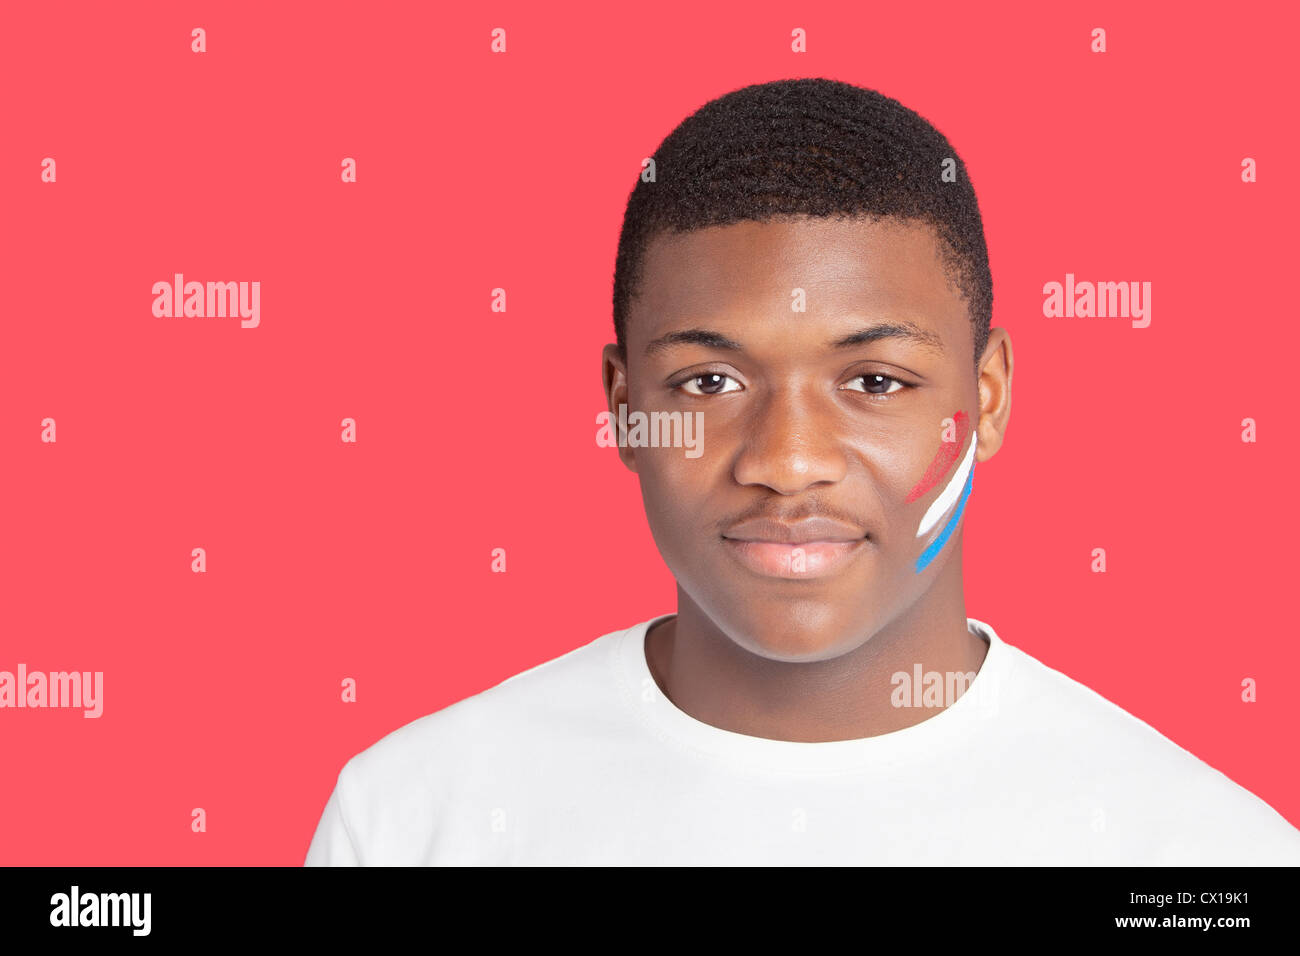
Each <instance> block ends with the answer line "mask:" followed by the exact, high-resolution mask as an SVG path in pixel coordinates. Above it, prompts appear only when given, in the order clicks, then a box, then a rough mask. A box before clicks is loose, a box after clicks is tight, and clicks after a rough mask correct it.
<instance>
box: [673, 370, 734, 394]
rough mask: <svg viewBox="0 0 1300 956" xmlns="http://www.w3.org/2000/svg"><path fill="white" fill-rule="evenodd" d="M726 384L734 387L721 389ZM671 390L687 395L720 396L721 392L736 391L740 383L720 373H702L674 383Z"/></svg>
mask: <svg viewBox="0 0 1300 956" xmlns="http://www.w3.org/2000/svg"><path fill="white" fill-rule="evenodd" d="M726 382H731V383H732V384H733V385H735V386H736V387H735V388H723V385H724V384H725V383H726ZM673 388H680V389H682V390H683V391H685V392H686V393H687V394H688V395H721V394H722V393H723V392H734V391H737V390H738V389H739V388H740V383H739V382H737V381H736V380H735V379H734V378H732V377H731V376H730V375H723V374H722V373H721V372H702V373H699V374H697V375H692V376H690V377H689V378H685V379H682V380H680V381H678V382H676V383H675V384H674V385H673Z"/></svg>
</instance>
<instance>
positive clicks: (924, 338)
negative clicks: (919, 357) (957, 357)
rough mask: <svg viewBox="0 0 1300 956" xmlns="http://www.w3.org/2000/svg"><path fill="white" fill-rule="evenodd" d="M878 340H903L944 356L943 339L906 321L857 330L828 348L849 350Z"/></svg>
mask: <svg viewBox="0 0 1300 956" xmlns="http://www.w3.org/2000/svg"><path fill="white" fill-rule="evenodd" d="M878 339H904V340H905V341H908V342H914V343H916V344H917V345H919V346H921V347H922V348H925V349H929V350H930V351H931V352H935V353H936V354H938V355H943V354H944V350H943V339H941V338H940V337H939V336H937V335H935V334H934V333H933V332H931V331H930V330H928V329H923V328H921V327H920V326H919V325H917V324H916V323H915V322H908V321H901V322H881V323H880V324H879V325H872V326H869V327H868V328H865V329H859V330H858V331H857V332H854V333H853V334H852V335H846V336H844V338H842V339H836V340H835V341H834V342H831V343H830V346H831V348H833V349H851V348H853V347H854V346H855V345H863V344H864V343H867V342H875V341H877V340H878Z"/></svg>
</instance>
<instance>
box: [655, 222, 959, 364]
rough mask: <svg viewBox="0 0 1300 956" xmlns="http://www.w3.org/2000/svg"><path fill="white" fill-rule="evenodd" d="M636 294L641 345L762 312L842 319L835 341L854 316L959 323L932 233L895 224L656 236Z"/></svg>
mask: <svg viewBox="0 0 1300 956" xmlns="http://www.w3.org/2000/svg"><path fill="white" fill-rule="evenodd" d="M639 293H640V294H639V295H638V296H637V299H636V300H635V302H634V304H633V312H634V314H635V318H634V320H633V322H632V326H633V329H634V332H635V333H639V334H637V335H636V337H637V338H641V339H642V340H643V341H646V342H649V341H653V340H657V339H660V338H662V336H663V335H664V333H665V332H668V331H671V330H674V329H679V328H681V329H685V328H688V327H690V326H714V325H717V324H718V323H719V322H726V321H727V320H728V318H730V319H731V320H732V322H733V323H734V322H735V321H737V320H743V319H744V318H746V317H748V318H757V317H758V316H759V315H767V314H769V313H770V314H773V315H776V314H778V313H779V314H780V315H781V317H782V318H784V317H785V316H789V315H791V314H792V313H793V314H794V315H795V316H799V315H803V316H804V317H805V318H807V319H808V320H809V322H808V324H812V320H813V319H817V318H825V317H836V316H842V317H843V322H842V323H840V322H837V325H836V329H837V330H838V332H839V334H837V335H835V336H834V338H836V339H839V338H841V337H842V336H843V335H847V334H851V333H852V332H855V331H857V328H854V329H849V328H848V327H847V326H848V325H854V324H855V321H854V320H855V319H857V320H863V319H866V320H871V321H857V322H856V325H857V326H863V327H865V326H868V325H871V324H874V323H875V322H876V321H893V322H897V323H900V324H910V325H911V326H913V327H919V328H921V329H923V330H926V331H928V332H930V333H931V335H932V337H943V338H946V337H948V336H949V335H951V334H952V333H953V332H954V331H957V332H958V334H960V331H959V330H956V329H955V328H952V327H951V326H953V323H954V322H960V323H966V322H967V314H966V310H965V304H964V302H963V301H962V300H961V299H960V298H959V294H958V293H957V291H956V290H955V289H954V288H953V287H952V285H951V280H950V278H949V276H948V274H947V272H946V271H945V269H944V266H943V263H942V262H941V260H940V253H939V246H938V242H937V237H936V235H935V233H934V230H933V228H932V227H930V226H929V225H926V224H923V223H916V222H902V221H900V220H897V219H878V220H875V221H872V220H869V219H866V218H855V219H820V218H810V217H788V218H785V219H781V220H773V221H764V222H742V223H735V224H731V225H726V226H710V227H707V228H705V229H700V230H695V231H692V232H686V233H672V234H661V235H659V236H656V237H655V239H654V240H652V242H651V244H650V245H649V246H648V247H647V251H646V259H645V267H644V270H643V274H642V282H641V288H640V290H639ZM706 319H713V320H714V321H712V322H709V321H705V320H706ZM841 326H843V327H842V328H841Z"/></svg>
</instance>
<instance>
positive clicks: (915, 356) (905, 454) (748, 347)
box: [605, 218, 1000, 661]
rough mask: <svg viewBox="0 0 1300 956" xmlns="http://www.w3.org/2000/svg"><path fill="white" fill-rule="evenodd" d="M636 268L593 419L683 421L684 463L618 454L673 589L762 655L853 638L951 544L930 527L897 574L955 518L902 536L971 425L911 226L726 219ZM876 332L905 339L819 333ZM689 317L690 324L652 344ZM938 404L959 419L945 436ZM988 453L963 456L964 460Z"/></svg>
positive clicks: (916, 586) (926, 577) (944, 291)
mask: <svg viewBox="0 0 1300 956" xmlns="http://www.w3.org/2000/svg"><path fill="white" fill-rule="evenodd" d="M643 275H644V280H643V283H642V288H641V292H640V295H639V296H638V298H637V299H636V300H635V301H634V302H633V304H632V308H631V311H630V313H629V315H628V322H627V364H626V366H623V365H622V363H621V361H620V360H619V359H618V357H617V352H616V351H615V349H614V347H613V346H610V347H608V348H607V349H606V352H605V385H606V392H607V395H608V397H609V401H610V409H611V411H612V412H613V413H614V414H615V416H617V413H618V405H619V403H624V404H626V405H627V411H628V414H629V415H631V414H632V413H633V412H635V411H641V412H645V413H647V414H648V413H651V412H656V411H658V412H679V413H681V415H682V416H683V417H686V416H691V417H692V418H695V419H696V420H697V421H699V420H702V423H703V432H702V435H701V436H696V438H697V440H700V441H701V444H700V448H699V453H698V456H697V457H692V456H691V455H688V454H687V453H686V449H684V448H681V447H622V448H620V452H619V454H620V456H621V457H622V459H623V461H624V462H625V463H626V464H627V465H628V467H629V468H631V469H632V470H633V471H635V472H637V474H638V475H639V476H640V481H641V493H642V497H643V499H644V502H645V508H646V514H647V517H648V520H649V523H650V529H651V532H652V534H653V535H654V539H655V542H656V544H657V545H658V547H659V550H660V552H661V553H662V555H663V558H664V561H665V562H666V563H667V565H668V567H669V569H670V570H671V571H672V573H673V575H674V576H675V577H676V579H677V583H678V586H679V587H680V588H681V589H682V590H683V591H685V592H686V594H687V595H689V597H690V598H691V600H692V601H693V602H694V603H695V604H696V605H697V606H698V607H699V608H701V609H702V610H703V611H704V612H705V613H706V614H707V615H708V616H709V618H710V619H711V620H712V621H713V622H714V624H715V625H716V626H717V627H718V628H720V629H721V630H722V631H723V632H725V633H726V634H727V635H729V636H730V637H731V638H732V639H733V640H735V641H737V642H738V643H740V644H742V645H743V646H744V647H746V648H748V649H749V650H751V651H752V652H754V653H756V654H760V655H762V656H764V657H769V658H772V659H776V660H789V661H795V660H804V661H807V660H821V659H826V658H831V657H836V656H839V655H841V654H844V653H847V652H848V651H851V650H853V649H854V648H856V647H858V646H860V645H861V644H862V643H863V642H864V641H866V640H867V639H869V638H870V637H871V636H872V635H873V634H875V633H876V632H877V631H879V630H881V629H883V628H884V627H885V626H886V625H888V624H889V622H890V621H892V620H893V619H894V618H896V617H897V616H899V615H900V614H901V613H903V612H904V611H905V610H906V609H907V608H908V607H910V606H911V605H912V604H913V603H915V602H916V601H917V599H918V598H919V597H920V596H921V595H922V594H924V593H925V591H926V590H927V588H929V587H930V586H931V585H932V584H933V582H934V581H935V578H936V576H937V575H939V574H940V573H941V571H942V570H943V568H944V566H945V563H946V560H947V559H948V557H949V556H951V555H953V553H954V551H955V550H956V549H959V548H960V544H961V542H960V534H959V529H955V530H954V529H949V530H950V532H952V533H951V536H950V537H949V538H948V539H947V541H946V543H945V544H944V545H943V546H942V549H940V550H938V551H937V556H936V557H934V558H933V560H931V561H930V562H929V563H928V564H926V565H925V566H924V568H923V569H922V570H920V571H918V570H917V567H918V558H919V557H920V556H921V555H922V553H923V551H925V549H926V547H927V545H930V544H931V543H933V542H934V540H935V539H936V538H937V537H939V535H940V533H941V530H942V528H943V525H944V520H946V519H947V518H948V517H950V516H951V515H952V514H953V512H954V511H955V509H948V511H947V513H946V514H945V515H944V516H943V519H944V520H940V521H939V522H938V524H937V525H935V526H934V527H933V529H932V530H930V531H929V532H928V533H927V534H924V535H921V536H918V529H919V528H920V527H921V526H922V524H921V523H922V518H923V516H924V515H925V514H926V512H927V509H929V508H930V506H931V505H932V503H934V502H935V501H936V499H938V498H939V497H940V495H941V494H942V493H943V492H944V491H945V488H946V487H947V486H949V485H950V484H953V485H955V488H954V490H955V491H960V490H961V486H962V485H964V482H961V483H956V482H955V481H954V476H955V475H956V474H957V473H958V471H959V469H960V466H961V464H962V459H963V458H964V457H965V455H964V453H965V452H966V451H967V449H969V448H970V447H971V445H972V443H974V444H976V445H978V439H979V434H978V427H979V424H980V411H979V403H980V396H979V388H978V387H977V381H976V377H975V372H974V368H973V358H974V353H973V349H974V341H973V333H972V331H971V326H970V320H969V317H968V314H967V310H966V305H965V303H964V301H962V300H961V299H960V298H959V294H958V292H957V291H956V290H955V289H954V288H953V287H951V286H950V285H949V283H948V279H947V277H946V276H945V274H944V269H943V266H942V264H941V261H940V258H939V247H938V245H937V240H936V239H935V236H934V233H933V231H932V230H931V229H930V228H929V227H927V226H922V225H918V224H914V223H911V224H907V223H902V222H899V221H897V220H889V219H884V220H879V221H877V222H874V223H873V222H871V221H869V220H867V219H865V218H857V219H851V220H831V219H809V218H800V219H793V220H791V219H786V220H783V221H775V222H764V223H754V222H744V223H738V224H735V225H730V226H719V227H712V228H708V229H703V230H699V231H695V232H690V233H684V234H678V235H662V236H660V237H658V238H656V239H655V240H654V241H652V243H651V244H650V246H649V248H648V249H647V253H646V259H645V268H644V272H643ZM801 301H802V303H803V304H804V310H802V311H800V310H797V306H798V305H799V304H800V302H801ZM882 324H892V325H898V326H907V327H909V328H911V329H913V330H915V331H916V332H918V333H920V337H919V338H907V337H899V336H885V337H880V338H876V339H875V340H870V339H868V340H866V341H859V342H857V343H856V344H847V345H846V344H836V343H838V342H840V340H842V339H845V338H847V337H849V336H853V335H856V334H857V333H860V332H862V331H863V330H864V329H871V328H872V327H874V326H878V325H882ZM690 330H701V331H705V332H708V333H711V334H712V336H711V337H709V336H702V335H694V336H688V337H685V340H683V337H682V336H680V335H679V336H675V337H674V336H673V335H672V334H673V333H682V332H687V331H690ZM999 331H1000V330H999ZM665 336H668V337H669V338H667V339H665ZM692 338H694V339H695V341H692V340H691V339H692ZM927 339H928V343H927V341H925V340H927ZM993 341H994V340H993V339H991V340H990V345H992V343H993ZM696 412H702V413H703V414H702V417H697V416H695V413H696ZM958 413H964V414H965V415H966V416H967V422H968V425H969V430H968V431H967V432H963V433H962V434H961V436H960V437H959V438H958V441H960V445H954V444H953V443H952V439H953V437H954V435H955V434H956V432H957V428H955V427H954V425H955V422H954V419H956V422H960V421H961V415H960V414H958ZM945 420H948V426H949V427H948V428H947V429H946V433H945ZM945 434H946V437H947V439H948V443H949V444H948V448H947V449H944V448H943V445H942V443H943V442H944V438H945ZM992 450H993V449H983V448H978V447H977V450H976V452H975V460H976V461H978V460H983V459H982V458H981V457H980V455H981V453H983V456H984V457H987V455H988V454H991V453H992ZM945 452H947V454H946V455H945ZM969 467H973V464H972V465H971V466H969ZM940 470H941V473H940V474H938V475H937V477H936V472H937V471H940ZM922 488H924V489H925V491H924V493H919V490H920V489H922ZM952 493H953V492H950V494H952ZM909 499H911V500H909ZM765 519H766V520H765ZM808 519H825V520H824V521H823V522H822V523H820V524H814V523H810V522H809V520H808ZM768 522H771V523H768ZM782 526H783V527H782ZM959 560H960V559H959V557H958V558H957V561H959ZM954 571H955V572H957V573H959V571H960V565H959V563H957V564H954Z"/></svg>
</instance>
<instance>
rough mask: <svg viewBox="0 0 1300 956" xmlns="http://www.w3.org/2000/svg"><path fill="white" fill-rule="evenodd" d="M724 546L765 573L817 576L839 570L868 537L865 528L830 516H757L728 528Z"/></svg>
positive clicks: (739, 559)
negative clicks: (788, 519)
mask: <svg viewBox="0 0 1300 956" xmlns="http://www.w3.org/2000/svg"><path fill="white" fill-rule="evenodd" d="M722 540H723V542H724V546H725V547H726V549H727V550H728V551H729V552H730V553H731V554H732V555H734V556H735V557H736V559H737V560H738V561H739V562H740V563H741V564H742V565H744V566H745V567H747V568H749V570H751V571H753V572H755V573H756V574H761V575H764V576H765V577H777V578H819V577H824V576H826V575H828V574H832V573H834V572H836V571H838V570H840V569H841V568H842V567H843V566H844V565H846V564H847V563H848V562H849V560H850V559H851V558H852V557H853V556H855V555H856V554H858V553H859V552H860V551H861V550H862V549H863V548H864V547H865V546H866V543H867V540H868V535H867V534H866V532H864V531H861V530H859V529H858V528H854V527H852V526H851V525H846V524H843V523H841V522H839V521H834V520H832V519H830V518H808V519H805V520H803V521H798V522H795V523H793V524H786V523H784V522H780V521H774V520H772V519H770V518H757V519H754V520H751V521H743V522H741V523H739V524H736V525H733V526H732V527H730V528H728V529H727V531H726V532H724V533H723V535H722Z"/></svg>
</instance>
